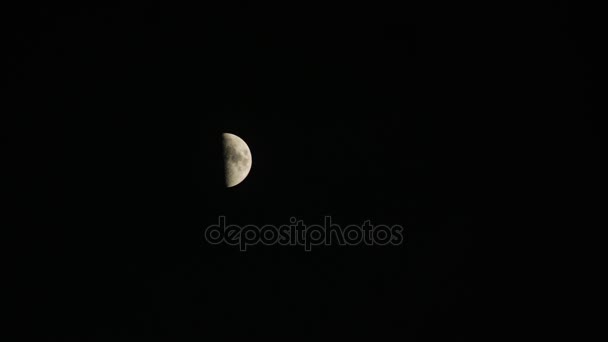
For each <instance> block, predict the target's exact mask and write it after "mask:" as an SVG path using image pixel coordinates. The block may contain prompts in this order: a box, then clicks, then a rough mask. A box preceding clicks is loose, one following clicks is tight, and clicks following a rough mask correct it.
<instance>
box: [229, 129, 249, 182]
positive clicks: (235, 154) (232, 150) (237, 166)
mask: <svg viewBox="0 0 608 342" xmlns="http://www.w3.org/2000/svg"><path fill="white" fill-rule="evenodd" d="M222 146H223V150H224V151H223V152H224V180H225V184H226V187H228V188H230V187H233V186H235V185H237V184H239V183H241V182H242V181H243V180H244V179H245V178H246V177H247V175H248V174H249V170H251V151H250V150H249V146H247V144H246V143H245V141H244V140H243V139H241V138H239V137H238V136H236V135H234V134H230V133H223V134H222Z"/></svg>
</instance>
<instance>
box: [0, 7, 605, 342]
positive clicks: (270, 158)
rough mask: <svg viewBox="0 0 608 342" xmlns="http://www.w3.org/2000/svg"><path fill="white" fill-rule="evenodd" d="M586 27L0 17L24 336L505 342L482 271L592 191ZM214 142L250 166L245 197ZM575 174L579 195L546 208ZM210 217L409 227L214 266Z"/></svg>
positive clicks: (237, 12)
mask: <svg viewBox="0 0 608 342" xmlns="http://www.w3.org/2000/svg"><path fill="white" fill-rule="evenodd" d="M277 10H279V11H280V12H281V14H275V11H277ZM589 12H590V10H589V9H584V8H580V7H574V6H573V5H572V4H568V3H567V2H565V1H561V2H560V1H553V2H546V3H544V4H543V5H538V6H537V7H528V8H515V7H512V8H498V6H496V7H492V6H489V5H487V6H486V7H473V6H470V7H466V6H464V5H457V4H451V5H447V6H443V5H441V6H440V5H439V4H436V6H435V5H433V6H431V5H430V4H427V5H419V4H411V5H403V7H391V6H381V5H379V4H377V5H375V6H374V7H373V8H368V7H364V6H356V5H350V7H349V6H346V7H340V6H336V7H332V6H329V5H327V4H325V5H324V6H316V5H306V6H304V5H302V6H301V7H298V6H296V5H286V4H283V5H280V6H279V7H278V8H277V5H276V4H274V5H259V4H254V3H253V2H249V3H238V4H237V3H234V2H230V3H228V2H224V4H223V5H216V6H211V5H207V6H203V5H201V6H200V7H190V8H188V7H179V6H177V5H161V4H159V3H156V2H151V3H148V4H147V5H145V6H144V7H135V6H133V7H129V6H122V7H121V6H110V5H107V6H105V7H102V6H99V7H95V6H93V5H90V6H88V7H50V5H47V7H44V8H43V7H40V8H14V9H10V10H7V11H4V14H5V15H7V16H9V17H12V18H13V19H14V18H18V19H19V20H15V21H10V24H9V26H10V27H9V28H10V29H9V30H8V32H9V33H10V37H9V38H10V39H9V43H8V45H9V48H10V49H9V50H10V51H9V54H8V57H9V60H10V63H9V64H8V65H9V70H8V76H9V77H8V78H7V79H8V80H9V83H8V88H7V92H6V94H8V95H9V98H10V101H9V102H10V104H11V105H15V106H10V107H11V108H17V109H15V110H11V111H10V113H14V114H15V115H9V116H6V117H5V118H3V119H2V144H3V151H5V153H3V156H4V157H3V158H4V160H5V163H3V164H4V165H7V166H8V168H6V171H7V177H4V179H5V180H6V184H3V187H4V188H5V189H8V191H5V193H8V194H9V196H10V203H11V204H10V205H9V206H8V207H7V209H8V210H7V212H9V213H11V214H12V215H9V216H10V217H11V218H12V217H14V218H15V220H14V221H13V220H11V224H10V227H14V229H11V230H10V232H11V234H12V233H14V235H15V237H16V241H17V244H16V246H18V248H17V249H18V252H16V253H15V254H14V257H13V258H12V259H14V261H13V262H11V267H9V269H10V271H14V275H15V276H14V277H11V279H14V280H15V281H14V282H11V284H14V288H15V289H16V290H18V291H17V292H18V293H19V294H20V295H19V296H16V297H15V298H16V305H15V308H16V309H15V313H14V314H13V317H14V318H15V320H16V321H17V322H18V323H24V324H25V327H26V328H25V329H24V330H23V331H26V332H32V333H34V334H38V335H42V336H56V337H67V336H71V337H76V336H89V337H95V336H96V337H100V338H102V339H103V338H104V337H105V338H109V337H111V336H113V337H114V338H117V336H150V337H159V336H173V337H177V336H192V337H208V336H212V335H222V336H224V337H225V338H228V339H230V338H231V337H234V336H245V337H247V336H274V335H276V336H283V337H284V338H283V339H289V340H290V339H292V338H291V337H292V336H308V337H312V338H315V339H319V338H321V339H322V337H330V338H336V337H344V336H349V337H350V336H365V337H370V338H374V339H378V340H383V339H384V338H385V337H388V336H397V337H399V338H400V339H405V340H412V341H420V340H436V339H438V338H442V339H444V338H449V339H450V340H464V339H467V340H470V339H474V338H484V336H486V337H487V336H494V335H496V334H498V335H500V334H501V333H500V331H501V330H500V329H498V328H496V329H494V328H490V327H496V326H501V325H502V324H503V323H504V322H505V321H506V319H505V317H507V316H509V315H510V314H509V313H508V312H509V311H508V310H509V309H507V307H506V306H505V304H506V303H505V302H506V301H508V300H506V299H505V298H506V297H508V295H505V294H504V291H503V290H504V288H503V287H502V286H500V285H498V284H496V283H493V282H492V281H490V280H489V277H490V273H495V271H496V270H497V269H500V267H499V266H498V263H494V261H492V260H493V259H492V257H491V253H488V252H487V250H496V249H498V248H499V247H502V244H503V243H502V242H499V241H500V240H501V238H500V237H499V236H502V234H503V233H504V230H502V228H499V227H501V226H502V225H504V224H508V223H513V222H514V221H515V219H514V214H515V212H518V211H520V210H527V209H529V208H530V207H529V206H528V205H529V204H530V205H531V204H532V203H528V201H530V202H534V201H535V199H538V198H539V197H538V194H539V193H547V192H546V191H545V190H547V191H548V194H551V193H552V191H553V192H556V193H558V192H559V193H564V192H567V191H570V190H572V189H574V188H576V189H581V188H584V187H585V186H586V185H590V184H591V183H592V181H591V180H590V179H591V177H593V176H594V175H599V174H600V172H599V171H597V170H598V168H599V167H600V164H601V165H603V164H602V163H603V162H600V159H599V155H600V147H599V146H600V138H599V132H601V129H600V126H599V125H598V123H599V115H598V114H596V111H595V110H594V108H593V106H592V101H593V100H594V99H595V98H596V97H597V96H598V95H597V93H596V90H595V88H594V84H595V83H594V82H596V79H594V77H595V76H594V72H593V70H594V69H593V66H592V65H593V62H594V60H593V56H595V50H594V49H595V48H594V47H593V46H594V45H593V44H592V42H593V35H592V32H594V30H595V27H594V26H593V25H595V24H594V23H595V21H594V20H593V18H591V16H588V13H589ZM13 14H14V15H13ZM6 22H7V23H8V22H9V21H6ZM222 132H232V133H235V134H237V135H239V136H240V137H242V138H243V139H244V140H245V141H246V142H247V143H248V145H249V146H250V148H251V151H252V155H253V167H252V170H251V173H250V174H249V176H248V178H247V179H246V180H245V181H244V182H243V183H242V184H240V185H239V186H237V187H235V188H231V189H225V188H223V187H222V175H221V170H222V166H221V159H220V140H219V139H220V135H221V133H222ZM572 165H577V167H573V166H572ZM587 169H590V170H592V171H589V172H587ZM556 170H558V171H556ZM566 174H567V175H568V176H572V177H578V176H582V175H586V176H588V178H587V177H585V179H582V180H581V182H582V183H581V184H578V185H577V186H580V187H577V186H572V189H571V188H569V187H567V186H565V185H562V186H561V187H560V188H559V189H555V188H553V187H551V184H554V181H555V180H557V179H563V176H564V175H566ZM524 184H525V185H524ZM530 184H533V186H531V187H529V186H527V185H530ZM528 191H529V193H527V192H528ZM524 193H525V194H524ZM589 203H591V202H589ZM579 205H580V206H581V207H583V205H582V204H579ZM586 209H589V207H586ZM539 210H540V209H539ZM488 214H489V215H488ZM218 215H226V216H227V219H228V221H230V222H233V223H240V224H247V223H253V224H265V223H268V224H276V225H279V224H284V223H287V221H288V219H289V217H290V216H296V217H298V218H301V219H303V220H304V221H305V222H306V223H311V224H312V223H320V222H322V219H323V216H324V215H331V216H332V217H334V221H336V222H338V223H341V224H344V225H347V224H351V223H353V224H358V223H361V222H362V221H363V220H365V219H371V220H372V222H373V223H376V224H381V223H384V224H400V225H403V226H404V227H405V239H406V241H405V243H404V244H403V245H402V246H398V247H378V246H376V247H364V246H358V247H337V246H332V247H318V248H315V249H314V250H313V251H312V252H308V253H306V252H304V251H303V250H302V248H300V247H277V246H275V247H253V248H251V249H250V250H249V251H248V252H246V253H241V252H239V251H238V250H237V249H235V248H234V247H230V246H209V245H207V244H206V243H205V242H204V241H203V240H202V232H203V229H204V228H205V227H206V226H207V225H209V224H212V223H215V222H216V221H217V217H218ZM488 216H490V218H486V217H488ZM512 227H515V228H513V230H514V231H515V232H520V233H521V230H522V229H523V228H521V227H519V226H512ZM518 229H519V230H518ZM499 231H500V232H499ZM513 259H515V257H513ZM512 261H513V260H512ZM11 274H13V273H11ZM509 281H514V282H518V280H517V279H514V278H510V280H509ZM497 285H498V286H497ZM21 294H23V295H21ZM487 339H489V340H493V339H494V338H487Z"/></svg>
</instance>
